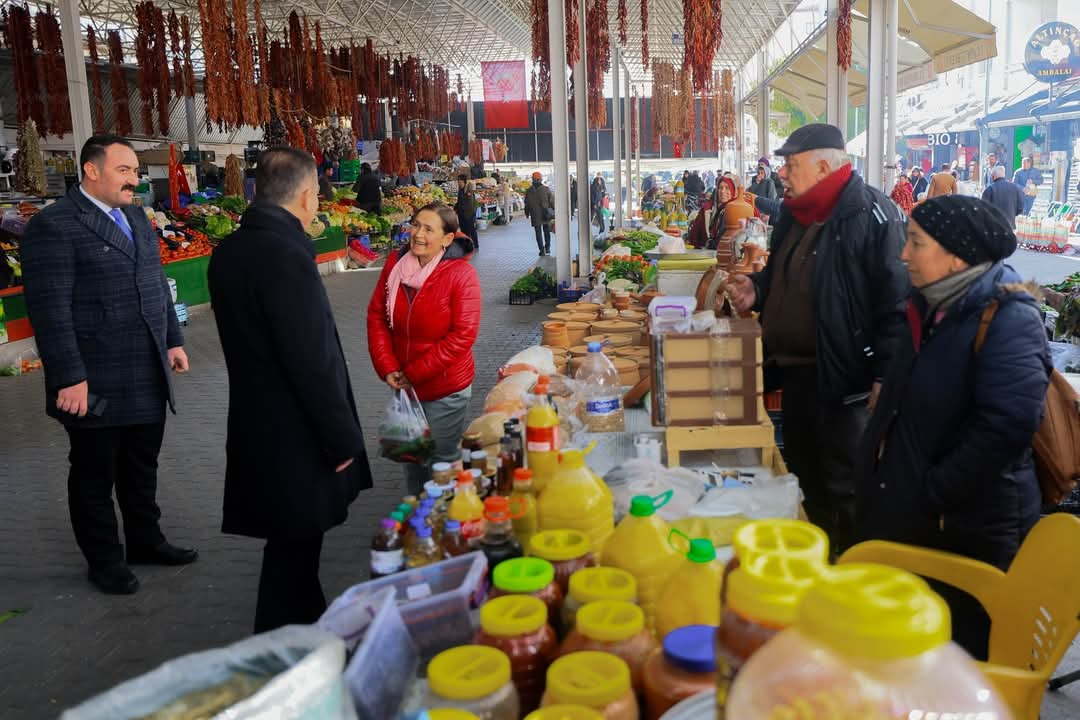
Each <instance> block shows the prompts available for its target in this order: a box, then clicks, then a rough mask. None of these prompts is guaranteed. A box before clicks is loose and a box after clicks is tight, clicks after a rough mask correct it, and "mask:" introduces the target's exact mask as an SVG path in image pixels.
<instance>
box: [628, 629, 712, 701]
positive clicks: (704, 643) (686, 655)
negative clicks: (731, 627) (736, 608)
mask: <svg viewBox="0 0 1080 720" xmlns="http://www.w3.org/2000/svg"><path fill="white" fill-rule="evenodd" d="M715 637H716V626H715V625H687V626H685V627H681V628H679V629H678V630H675V631H673V632H671V633H669V634H668V635H667V636H666V637H665V638H664V645H663V647H662V648H661V649H659V650H657V651H656V652H654V653H653V654H652V655H651V656H650V657H649V659H648V661H647V662H646V663H645V670H644V672H643V673H642V677H643V679H644V682H645V688H644V690H645V692H644V695H645V713H644V717H645V718H646V720H658V719H659V718H660V717H661V716H662V715H663V714H664V713H666V712H667V711H668V710H670V709H671V708H673V707H675V706H676V705H678V704H679V703H680V702H682V701H683V700H686V699H687V698H690V697H693V696H694V695H697V694H698V693H701V692H703V691H705V690H712V689H713V688H715V687H716V645H715V642H714V638H715Z"/></svg>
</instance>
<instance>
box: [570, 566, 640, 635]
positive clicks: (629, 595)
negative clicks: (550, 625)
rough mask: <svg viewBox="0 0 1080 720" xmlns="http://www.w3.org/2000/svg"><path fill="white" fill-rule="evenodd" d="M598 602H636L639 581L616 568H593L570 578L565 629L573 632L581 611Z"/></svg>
mask: <svg viewBox="0 0 1080 720" xmlns="http://www.w3.org/2000/svg"><path fill="white" fill-rule="evenodd" d="M597 600H621V601H623V602H637V580H635V579H634V576H633V575H631V574H630V573H628V572H626V571H625V570H620V569H619V568H613V567H593V568H585V569H583V570H578V571H577V572H576V573H574V574H573V575H571V576H570V592H569V593H568V594H567V596H566V599H565V600H564V601H563V610H562V629H563V632H565V633H569V632H570V631H571V630H573V629H574V624H575V622H576V619H577V613H578V610H580V609H581V608H582V607H584V606H585V605H587V604H588V603H591V602H596V601H597Z"/></svg>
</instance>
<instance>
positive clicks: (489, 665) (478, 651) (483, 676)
mask: <svg viewBox="0 0 1080 720" xmlns="http://www.w3.org/2000/svg"><path fill="white" fill-rule="evenodd" d="M424 707H430V708H453V709H457V710H465V711H467V712H471V713H472V714H474V715H476V716H477V717H478V718H480V720H518V718H520V717H521V703H520V701H519V699H518V693H517V688H515V687H514V683H513V682H512V681H511V674H510V658H509V657H507V656H506V653H504V652H503V651H502V650H498V649H496V648H493V647H486V646H484V645H462V646H461V647H456V648H451V649H450V650H446V651H444V652H441V653H439V654H438V655H436V656H435V657H434V659H432V661H431V662H430V663H428V667H427V695H426V697H425V698H424Z"/></svg>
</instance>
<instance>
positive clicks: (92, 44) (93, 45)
mask: <svg viewBox="0 0 1080 720" xmlns="http://www.w3.org/2000/svg"><path fill="white" fill-rule="evenodd" d="M86 47H87V49H88V50H89V51H90V104H91V105H92V106H93V107H92V109H93V111H94V132H95V133H97V134H100V133H103V132H105V94H104V89H103V87H102V85H101V65H100V64H99V63H100V59H99V57H98V46H97V33H95V32H94V26H93V25H87V26H86Z"/></svg>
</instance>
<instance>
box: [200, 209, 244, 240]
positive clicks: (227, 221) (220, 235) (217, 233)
mask: <svg viewBox="0 0 1080 720" xmlns="http://www.w3.org/2000/svg"><path fill="white" fill-rule="evenodd" d="M236 228H237V224H236V222H235V221H234V220H233V219H232V218H231V217H229V216H228V215H208V216H207V217H206V234H207V235H208V236H209V237H211V238H213V239H214V240H222V239H224V238H225V237H227V236H228V235H230V234H232V232H233V231H234V230H236Z"/></svg>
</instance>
